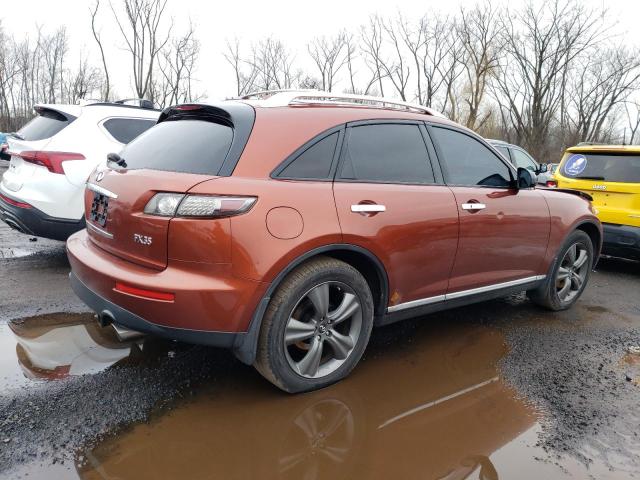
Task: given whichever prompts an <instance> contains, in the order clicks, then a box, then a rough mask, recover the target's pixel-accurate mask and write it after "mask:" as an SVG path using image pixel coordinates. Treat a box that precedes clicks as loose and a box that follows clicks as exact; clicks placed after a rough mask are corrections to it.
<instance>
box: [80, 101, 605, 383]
mask: <svg viewBox="0 0 640 480" xmlns="http://www.w3.org/2000/svg"><path fill="white" fill-rule="evenodd" d="M109 160H110V162H109V164H108V168H106V169H99V170H98V171H96V172H94V173H93V174H92V175H91V177H90V178H89V181H88V183H87V188H86V195H85V208H86V224H87V229H86V230H84V231H81V232H79V233H77V234H75V235H73V236H72V237H71V238H70V239H69V240H68V243H67V249H68V253H69V259H70V262H71V266H72V273H71V275H70V277H71V282H72V286H73V288H74V290H75V292H76V293H77V295H78V296H79V297H80V298H81V299H82V300H83V301H84V302H85V303H87V305H89V306H90V307H91V308H92V309H93V310H95V311H96V312H97V313H98V316H99V319H100V321H101V322H102V323H103V324H107V323H113V324H115V325H116V326H120V327H124V328H129V329H132V330H137V331H141V332H147V333H151V334H157V335H162V336H166V337H169V338H173V339H178V340H182V341H186V342H193V343H201V344H206V345H214V346H220V347H226V348H229V349H232V350H233V351H234V353H235V354H236V356H237V357H238V358H239V359H240V360H241V361H243V362H245V363H247V364H253V365H255V367H256V368H257V369H258V370H259V371H260V372H261V373H262V374H263V375H264V376H265V377H266V378H267V379H268V380H270V381H271V382H273V383H274V384H275V385H277V386H278V387H280V388H282V389H283V390H286V391H288V392H300V391H307V390H313V389H316V388H320V387H323V386H326V385H329V384H331V383H334V382H336V381H338V380H340V379H342V378H344V377H345V376H346V375H347V374H348V373H349V372H350V371H351V370H352V369H353V368H354V367H355V365H356V363H357V362H358V361H359V360H360V358H361V356H362V354H363V352H364V350H365V347H366V345H367V342H368V340H369V335H370V333H371V329H372V327H373V326H378V325H384V324H388V323H390V322H394V321H397V320H401V319H404V318H407V317H413V316H417V315H422V314H425V313H430V312H434V311H437V310H442V309H447V308H452V307H456V306H460V305H466V304H469V303H473V302H477V301H481V300H486V299H490V298H495V297H499V296H504V295H508V294H510V293H514V292H518V291H523V290H526V291H527V292H528V293H529V295H530V297H531V298H532V300H533V301H535V302H536V303H538V304H541V305H544V306H545V307H548V308H550V309H552V310H561V309H565V308H568V307H570V306H571V305H572V304H573V303H574V302H575V301H576V300H577V299H578V298H579V297H580V295H581V293H582V291H583V289H584V288H585V285H586V284H587V281H588V279H589V274H590V271H591V269H592V267H593V265H594V263H595V261H596V259H597V256H598V254H599V252H600V246H601V240H602V228H601V225H600V222H599V221H598V219H597V218H596V216H595V215H594V213H593V209H592V207H591V204H590V202H589V201H588V196H587V195H584V194H581V193H579V192H574V193H573V194H571V193H568V192H563V191H557V190H541V189H535V188H533V179H532V177H531V175H530V174H529V172H528V171H527V170H525V169H518V170H515V169H514V167H513V166H511V165H510V164H509V163H508V162H507V161H505V160H504V158H502V156H501V155H500V154H499V153H498V152H497V151H496V150H495V149H494V148H493V147H491V146H490V145H488V144H487V143H486V142H485V141H484V140H483V139H482V138H481V137H479V136H478V135H476V134H475V133H473V132H471V131H469V130H468V129H465V128H463V127H461V126H459V125H457V124H455V123H453V122H450V121H448V120H447V119H445V118H443V117H442V115H441V114H438V113H437V112H434V111H432V110H431V109H429V108H425V107H421V106H415V105H411V104H406V103H401V102H394V101H389V100H386V99H378V98H373V97H361V96H354V95H336V94H332V93H324V92H309V91H306V92H291V91H280V92H262V93H258V94H254V95H250V96H247V97H244V98H242V99H239V100H234V101H226V102H223V103H219V104H216V105H193V104H190V105H178V106H174V107H170V108H168V109H166V110H164V111H163V112H162V114H161V116H160V119H159V121H158V124H157V125H156V126H154V127H153V128H151V129H150V130H148V131H147V132H146V133H144V134H142V135H141V136H140V137H138V138H137V139H136V140H134V141H133V142H132V143H130V144H128V145H127V146H126V147H125V148H124V150H123V151H122V152H121V153H120V154H119V155H118V154H110V156H109Z"/></svg>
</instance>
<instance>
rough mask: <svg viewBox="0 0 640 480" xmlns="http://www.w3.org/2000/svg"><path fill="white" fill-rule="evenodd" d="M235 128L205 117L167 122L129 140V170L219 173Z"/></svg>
mask: <svg viewBox="0 0 640 480" xmlns="http://www.w3.org/2000/svg"><path fill="white" fill-rule="evenodd" d="M232 140H233V129H232V128H231V127H228V126H226V125H220V124H218V123H213V122H208V121H204V120H194V119H188V120H178V121H165V122H162V123H159V124H157V125H156V126H155V127H153V128H150V129H149V130H147V131H146V132H145V133H143V134H142V135H140V136H139V137H138V138H136V139H135V140H134V141H132V142H131V143H129V144H128V145H127V146H126V147H125V148H124V150H123V151H122V153H121V155H120V156H121V157H122V158H124V161H125V162H126V168H128V169H141V168H149V169H152V170H166V171H169V172H184V173H197V174H202V175H217V174H218V173H219V172H220V167H221V166H222V164H223V162H224V159H225V158H226V156H227V153H228V152H229V148H230V147H231V142H232Z"/></svg>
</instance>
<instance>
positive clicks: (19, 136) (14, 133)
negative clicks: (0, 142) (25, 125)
mask: <svg viewBox="0 0 640 480" xmlns="http://www.w3.org/2000/svg"><path fill="white" fill-rule="evenodd" d="M7 135H9V136H10V137H14V138H17V139H18V140H24V137H23V136H22V135H20V134H19V133H18V132H11V133H7Z"/></svg>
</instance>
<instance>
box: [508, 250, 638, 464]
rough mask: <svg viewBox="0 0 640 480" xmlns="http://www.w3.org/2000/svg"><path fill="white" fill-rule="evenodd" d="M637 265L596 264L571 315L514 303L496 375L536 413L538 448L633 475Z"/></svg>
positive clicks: (635, 454) (635, 456)
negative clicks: (500, 374)
mask: <svg viewBox="0 0 640 480" xmlns="http://www.w3.org/2000/svg"><path fill="white" fill-rule="evenodd" d="M639 287H640V264H638V263H634V262H626V261H622V260H616V259H603V260H601V262H600V264H599V265H598V273H596V274H595V275H593V277H592V279H591V285H590V286H589V290H588V291H587V292H586V293H585V295H584V296H583V298H582V299H581V301H580V303H579V304H578V305H577V306H576V307H575V308H574V309H572V310H571V311H568V312H562V313H557V314H548V313H546V312H544V313H541V312H540V311H538V310H537V309H535V308H534V307H533V306H531V305H529V304H528V303H527V302H526V301H524V300H523V299H522V298H521V299H519V300H515V302H516V303H517V302H518V301H520V302H522V304H521V307H520V308H518V310H517V311H515V312H514V318H511V319H509V323H506V322H502V323H501V324H500V327H501V328H502V329H503V331H504V332H505V334H506V339H507V342H508V344H509V346H510V347H511V351H510V353H509V354H508V355H507V356H506V357H505V359H504V360H503V362H502V371H503V374H504V376H505V378H506V379H507V381H509V382H510V383H511V384H512V385H514V386H515V387H516V388H517V390H518V391H519V392H520V393H521V394H522V395H524V396H525V397H526V398H527V399H529V400H530V401H532V402H533V403H534V404H536V406H538V407H539V408H540V410H541V411H542V412H544V413H545V414H546V415H545V416H544V417H543V420H542V425H543V430H542V435H541V436H540V445H541V446H542V447H543V448H544V449H545V450H546V451H547V452H549V453H550V454H552V455H555V456H557V455H562V454H570V455H573V456H575V457H577V458H578V459H580V460H581V461H583V462H585V463H587V464H590V463H592V462H593V461H594V460H595V461H600V462H604V463H605V464H607V465H608V466H610V467H611V468H613V469H617V468H625V469H628V470H629V471H634V470H635V471H640V456H639V455H638V453H639V452H640V435H639V433H640V432H639V430H640V429H639V425H640V411H639V410H638V404H639V403H638V398H639V394H640V388H639V384H640V356H638V355H633V354H628V349H629V347H633V346H638V345H640V296H639V295H638V292H639Z"/></svg>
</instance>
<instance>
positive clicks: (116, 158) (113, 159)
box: [107, 153, 127, 168]
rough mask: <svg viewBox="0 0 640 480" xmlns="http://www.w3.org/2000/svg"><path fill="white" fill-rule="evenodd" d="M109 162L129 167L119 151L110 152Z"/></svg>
mask: <svg viewBox="0 0 640 480" xmlns="http://www.w3.org/2000/svg"><path fill="white" fill-rule="evenodd" d="M109 162H113V163H115V164H116V165H118V166H120V167H122V168H127V162H125V161H124V158H122V157H121V156H120V155H118V154H117V153H110V154H108V155H107V163H109Z"/></svg>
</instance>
